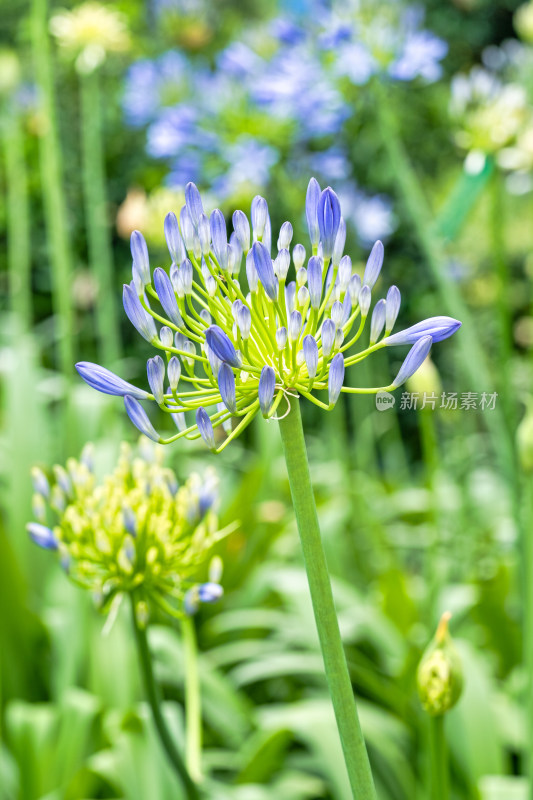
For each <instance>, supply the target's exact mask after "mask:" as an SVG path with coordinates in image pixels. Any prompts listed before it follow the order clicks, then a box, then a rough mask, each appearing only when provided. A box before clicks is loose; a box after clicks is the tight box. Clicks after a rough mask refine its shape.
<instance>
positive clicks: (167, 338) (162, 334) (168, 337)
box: [128, 325, 174, 394]
mask: <svg viewBox="0 0 533 800" xmlns="http://www.w3.org/2000/svg"><path fill="white" fill-rule="evenodd" d="M159 339H160V340H161V344H162V345H164V347H172V345H173V343H174V334H173V333H172V331H171V330H170V328H169V327H168V325H163V327H162V328H161V330H160V331H159ZM128 394H131V392H128Z"/></svg>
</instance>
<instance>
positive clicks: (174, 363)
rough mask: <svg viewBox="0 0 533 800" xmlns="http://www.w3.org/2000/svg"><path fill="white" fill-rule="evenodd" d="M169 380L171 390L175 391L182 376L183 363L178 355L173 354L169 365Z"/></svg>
mask: <svg viewBox="0 0 533 800" xmlns="http://www.w3.org/2000/svg"><path fill="white" fill-rule="evenodd" d="M167 375H168V382H169V384H170V390H171V391H172V392H175V391H176V390H177V388H178V383H179V382H180V378H181V363H180V360H179V358H178V357H177V356H172V358H171V359H170V361H169V362H168V366H167Z"/></svg>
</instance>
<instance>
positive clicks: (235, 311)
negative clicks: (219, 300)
mask: <svg viewBox="0 0 533 800" xmlns="http://www.w3.org/2000/svg"><path fill="white" fill-rule="evenodd" d="M242 305H243V302H242V300H239V298H237V300H234V301H233V303H232V304H231V315H232V317H233V319H234V320H235V322H237V314H238V312H239V309H240V308H242Z"/></svg>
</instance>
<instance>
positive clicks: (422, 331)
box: [385, 317, 461, 345]
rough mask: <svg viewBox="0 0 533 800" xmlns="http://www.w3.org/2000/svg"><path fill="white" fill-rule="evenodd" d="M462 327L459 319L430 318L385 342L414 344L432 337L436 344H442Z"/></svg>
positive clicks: (389, 343)
mask: <svg viewBox="0 0 533 800" xmlns="http://www.w3.org/2000/svg"><path fill="white" fill-rule="evenodd" d="M460 327H461V323H460V322H459V320H458V319H453V317H430V318H429V319H425V320H423V321H422V322H417V323H416V325H412V326H411V327H410V328H406V329H405V330H404V331H398V333H394V334H393V335H392V336H389V337H388V338H387V339H386V340H385V344H387V345H397V344H413V342H416V341H418V339H420V338H421V337H422V336H431V338H432V339H433V341H434V342H441V341H442V340H443V339H447V338H448V337H449V336H452V335H453V334H454V333H455V331H457V330H458V329H459V328H460Z"/></svg>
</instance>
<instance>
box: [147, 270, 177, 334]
mask: <svg viewBox="0 0 533 800" xmlns="http://www.w3.org/2000/svg"><path fill="white" fill-rule="evenodd" d="M154 289H155V292H156V294H157V299H158V300H159V302H160V303H161V306H162V308H163V311H164V312H165V314H166V315H167V317H168V318H169V320H170V321H171V322H173V323H174V325H176V326H177V327H178V328H183V327H185V326H184V324H183V319H182V318H181V314H180V312H179V308H178V302H177V300H176V295H175V293H174V287H173V286H172V283H171V281H170V278H169V277H168V275H167V273H166V272H165V270H164V269H161V267H156V268H155V269H154Z"/></svg>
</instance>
